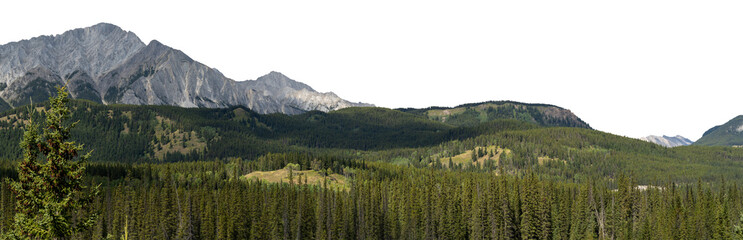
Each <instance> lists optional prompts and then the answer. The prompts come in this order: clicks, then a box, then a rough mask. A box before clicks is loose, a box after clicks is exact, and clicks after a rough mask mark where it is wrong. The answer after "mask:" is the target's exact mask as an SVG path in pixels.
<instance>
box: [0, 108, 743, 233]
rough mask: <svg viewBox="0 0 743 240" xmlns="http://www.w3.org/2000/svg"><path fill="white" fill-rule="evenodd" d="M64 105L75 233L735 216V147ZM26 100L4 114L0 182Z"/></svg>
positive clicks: (523, 124) (410, 116)
mask: <svg viewBox="0 0 743 240" xmlns="http://www.w3.org/2000/svg"><path fill="white" fill-rule="evenodd" d="M45 105H46V104H38V105H35V106H34V108H33V109H36V110H37V111H38V112H40V113H38V114H34V115H33V116H34V117H35V118H38V119H42V117H43V116H44V111H45V109H46V107H45ZM69 106H70V107H71V111H72V119H71V121H78V124H77V125H76V126H75V128H74V129H73V131H72V139H73V140H75V141H78V142H81V143H84V144H85V149H86V150H93V153H92V156H91V159H90V160H91V161H92V162H91V163H90V164H89V165H88V168H87V176H88V177H87V178H86V181H85V184H86V185H89V186H95V185H98V184H101V191H102V194H101V196H100V197H99V198H97V199H96V200H95V201H94V202H93V203H92V204H91V205H90V208H89V210H88V211H93V212H97V213H100V218H99V219H98V220H97V222H96V223H95V225H94V226H93V227H92V228H91V229H89V230H87V231H85V232H83V233H81V234H79V235H76V236H75V239H102V238H108V239H120V238H129V239H519V238H520V239H596V238H599V239H730V238H732V237H735V236H738V235H736V234H738V232H736V229H737V228H736V226H740V225H741V223H740V220H739V219H740V216H741V215H740V214H741V210H742V209H743V198H741V195H740V194H741V190H743V189H741V188H740V185H741V183H743V174H742V171H740V170H741V169H743V149H738V148H732V147H703V146H686V147H677V148H671V149H669V148H664V147H661V146H658V145H655V144H652V143H648V142H644V141H640V140H637V139H631V138H626V137H620V136H616V135H612V134H608V133H604V132H600V131H596V130H591V129H587V128H576V127H549V126H545V124H543V123H539V122H536V123H535V122H534V121H523V119H511V118H506V119H500V118H496V119H494V120H488V121H485V122H480V123H476V124H462V125H457V124H452V123H450V122H446V121H444V122H441V121H437V120H431V119H429V118H428V117H425V116H422V115H420V114H418V113H416V112H414V111H413V112H411V111H398V110H390V109H384V108H347V109H343V110H339V111H333V112H329V113H323V112H318V111H315V112H308V113H305V114H300V115H294V116H287V115H283V114H269V115H262V114H257V113H255V112H252V111H250V110H249V109H246V108H242V107H234V108H226V109H195V108H178V107H170V106H129V105H113V106H104V105H99V104H96V103H93V102H88V101H71V102H70V104H69ZM29 110H30V108H19V109H14V110H11V111H7V112H4V113H2V114H1V115H0V136H2V139H0V144H1V145H0V146H2V148H3V149H4V150H5V151H3V152H2V153H0V158H1V159H2V161H0V176H2V177H3V178H9V179H15V178H17V177H16V176H17V175H16V166H17V160H18V159H20V156H21V150H20V148H19V147H18V143H19V141H20V139H21V138H22V135H23V129H22V128H23V126H24V124H25V123H27V121H28V119H29V118H30V117H31V115H29ZM586 126H587V125H586ZM6 184H7V183H5V182H4V183H3V186H2V188H1V190H0V213H2V214H0V235H2V233H3V232H4V231H6V230H7V229H8V228H9V227H10V223H11V222H12V221H13V217H12V216H13V213H14V210H13V209H14V208H13V206H14V200H13V199H14V198H13V196H14V194H13V193H12V192H11V191H9V189H8V187H7V186H6ZM80 214H82V213H80Z"/></svg>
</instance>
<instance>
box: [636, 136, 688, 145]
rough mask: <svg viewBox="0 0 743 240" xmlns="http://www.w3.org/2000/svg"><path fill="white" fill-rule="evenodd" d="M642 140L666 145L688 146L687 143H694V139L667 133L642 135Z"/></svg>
mask: <svg viewBox="0 0 743 240" xmlns="http://www.w3.org/2000/svg"><path fill="white" fill-rule="evenodd" d="M640 140H643V141H646V142H651V143H655V144H658V145H661V146H664V147H678V146H687V145H691V144H692V143H694V142H693V141H691V140H689V139H687V138H685V137H682V136H680V135H676V136H675V137H671V136H666V135H663V136H655V135H650V136H647V137H642V138H640Z"/></svg>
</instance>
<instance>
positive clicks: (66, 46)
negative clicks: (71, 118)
mask: <svg viewBox="0 0 743 240" xmlns="http://www.w3.org/2000/svg"><path fill="white" fill-rule="evenodd" d="M65 81H68V82H69V85H68V86H69V91H70V93H71V95H72V96H73V97H74V98H83V99H88V100H91V101H96V102H100V103H104V104H112V103H124V104H141V105H175V106H181V107H209V108H216V107H229V106H238V105H242V106H246V107H248V108H251V109H253V110H254V111H256V112H259V113H275V112H280V113H286V114H297V113H302V112H305V111H312V110H320V111H331V110H336V109H340V108H344V107H351V106H368V105H369V104H361V103H351V102H349V101H346V100H344V99H341V98H339V97H338V96H336V95H335V94H333V93H319V92H316V91H315V90H314V89H312V88H311V87H310V86H308V85H306V84H304V83H301V82H297V81H294V80H292V79H290V78H289V77H287V76H285V75H283V74H281V73H279V72H270V73H269V74H266V75H265V76H262V77H260V78H258V79H257V80H251V81H244V82H236V81H234V80H232V79H229V78H227V77H225V76H224V75H223V74H222V73H220V72H219V71H217V70H216V69H214V68H211V67H209V66H206V65H204V64H201V63H199V62H197V61H195V60H193V59H192V58H190V57H189V56H188V55H186V54H185V53H183V52H182V51H180V50H177V49H173V48H171V47H169V46H167V45H165V44H163V43H161V42H159V41H157V40H152V41H151V42H149V43H148V44H146V45H145V44H144V43H143V42H142V41H141V40H140V39H139V37H137V36H136V35H135V34H134V33H132V32H128V31H125V30H123V29H121V28H119V27H118V26H116V25H113V24H109V23H99V24H96V25H93V26H90V27H86V28H78V29H73V30H69V31H66V32H64V33H62V34H58V35H53V36H52V35H50V36H41V37H36V38H32V39H29V40H23V41H19V42H13V43H9V44H5V45H0V84H2V86H4V87H3V88H2V89H0V99H1V100H3V101H4V102H7V103H10V105H12V106H11V107H15V106H19V105H22V104H25V103H26V102H27V101H25V100H23V99H29V97H30V96H45V95H48V94H46V93H47V92H49V91H50V89H52V90H53V87H54V86H56V85H59V84H60V83H61V82H65ZM40 91H42V92H43V94H36V93H38V92H40ZM34 94H36V95H34ZM34 101H36V99H34ZM0 110H3V109H0Z"/></svg>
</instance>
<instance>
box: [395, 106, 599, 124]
mask: <svg viewBox="0 0 743 240" xmlns="http://www.w3.org/2000/svg"><path fill="white" fill-rule="evenodd" d="M397 110H400V111H403V112H409V113H413V114H416V115H420V116H424V117H427V118H429V119H431V120H435V121H440V122H443V123H448V124H451V125H454V126H476V125H478V124H480V123H484V122H488V121H492V120H495V119H515V120H521V121H524V122H530V123H534V124H538V125H542V126H548V127H579V128H587V129H591V126H590V125H588V123H586V122H584V121H583V120H581V119H580V118H579V117H578V116H576V115H575V114H574V113H573V112H572V111H570V110H569V109H565V108H562V107H558V106H555V105H549V104H535V103H521V102H516V101H487V102H479V103H467V104H461V105H458V106H456V107H428V108H421V109H418V108H398V109H397Z"/></svg>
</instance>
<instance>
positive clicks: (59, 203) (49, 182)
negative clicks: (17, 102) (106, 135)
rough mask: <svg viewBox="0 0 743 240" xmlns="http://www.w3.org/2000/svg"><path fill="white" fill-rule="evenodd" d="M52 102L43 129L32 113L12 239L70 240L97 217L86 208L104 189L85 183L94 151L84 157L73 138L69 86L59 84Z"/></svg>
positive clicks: (15, 188) (17, 183) (8, 235)
mask: <svg viewBox="0 0 743 240" xmlns="http://www.w3.org/2000/svg"><path fill="white" fill-rule="evenodd" d="M49 100H50V105H51V106H50V109H48V110H47V111H46V122H45V124H44V126H43V133H41V134H39V124H38V123H36V122H35V121H34V119H33V115H31V116H30V119H29V124H28V125H26V129H25V133H24V136H23V140H22V141H21V148H22V149H23V151H24V158H23V160H22V161H21V162H20V165H19V167H18V180H16V181H11V183H10V188H11V190H12V191H13V193H14V194H15V196H16V207H15V210H16V213H15V216H14V219H13V220H14V222H13V226H12V229H11V231H9V232H8V233H6V235H5V236H4V237H5V238H8V239H69V238H71V237H72V236H73V235H74V234H75V233H78V232H81V231H83V230H85V229H87V228H88V227H90V226H92V225H93V224H94V223H95V220H96V219H97V214H96V213H94V212H91V211H88V210H87V209H85V208H86V206H89V205H90V203H91V202H92V201H93V199H94V197H95V196H97V195H98V187H95V188H92V189H87V188H86V187H85V186H84V185H83V182H82V178H83V175H84V173H85V162H86V160H87V159H88V157H90V152H89V153H87V154H85V155H80V152H81V151H82V150H83V146H82V145H81V144H76V143H75V142H74V141H69V138H70V129H72V128H73V127H74V126H75V123H72V124H66V123H65V120H67V119H68V118H69V117H70V109H69V108H68V107H67V102H68V101H69V99H68V97H67V91H66V88H65V87H58V88H57V96H56V97H51V98H49ZM30 109H33V108H30ZM73 214H74V215H75V216H74V218H73Z"/></svg>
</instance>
